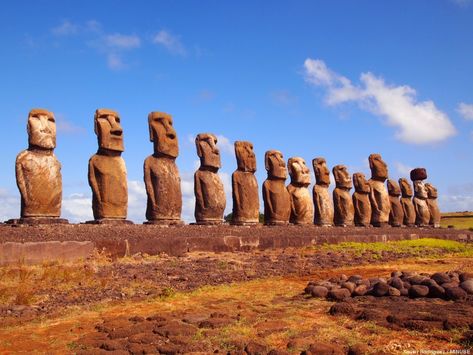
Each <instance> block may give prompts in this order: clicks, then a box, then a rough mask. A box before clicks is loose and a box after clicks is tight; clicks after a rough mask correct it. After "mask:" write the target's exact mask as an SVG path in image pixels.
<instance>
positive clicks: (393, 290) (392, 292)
mask: <svg viewBox="0 0 473 355" xmlns="http://www.w3.org/2000/svg"><path fill="white" fill-rule="evenodd" d="M388 295H389V296H394V297H398V296H400V295H401V291H399V290H398V289H397V288H394V287H390V288H389V290H388Z"/></svg>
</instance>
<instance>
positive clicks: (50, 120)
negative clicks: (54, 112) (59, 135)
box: [48, 117, 56, 123]
mask: <svg viewBox="0 0 473 355" xmlns="http://www.w3.org/2000/svg"><path fill="white" fill-rule="evenodd" d="M48 121H49V122H53V123H54V122H56V120H55V119H54V118H53V117H49V118H48Z"/></svg>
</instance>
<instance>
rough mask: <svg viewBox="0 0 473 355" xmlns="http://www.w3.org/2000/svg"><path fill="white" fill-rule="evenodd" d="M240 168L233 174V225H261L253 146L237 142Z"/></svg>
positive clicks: (236, 154) (236, 152)
mask: <svg viewBox="0 0 473 355" xmlns="http://www.w3.org/2000/svg"><path fill="white" fill-rule="evenodd" d="M235 156H236V159H237V165H238V168H237V170H235V171H234V172H233V174H232V196H233V213H232V222H231V223H232V224H234V225H239V226H246V225H255V224H258V223H259V195H258V181H257V180H256V177H255V172H256V157H255V153H254V152H253V144H251V143H250V142H242V141H236V142H235Z"/></svg>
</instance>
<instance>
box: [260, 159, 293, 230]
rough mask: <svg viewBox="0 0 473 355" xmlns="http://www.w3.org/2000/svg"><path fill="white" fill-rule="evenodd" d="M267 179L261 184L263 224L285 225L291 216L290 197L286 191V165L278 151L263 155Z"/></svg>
mask: <svg viewBox="0 0 473 355" xmlns="http://www.w3.org/2000/svg"><path fill="white" fill-rule="evenodd" d="M264 165H265V168H266V171H267V172H268V177H267V179H266V180H265V182H264V183H263V201H264V224H266V225H286V224H288V223H289V217H290V215H291V197H290V196H289V192H288V191H287V189H286V186H285V181H286V178H287V171H286V163H285V162H284V158H283V155H282V153H281V152H280V151H278V150H268V151H267V152H266V154H265V155H264Z"/></svg>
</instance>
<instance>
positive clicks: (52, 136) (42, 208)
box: [8, 109, 67, 224]
mask: <svg viewBox="0 0 473 355" xmlns="http://www.w3.org/2000/svg"><path fill="white" fill-rule="evenodd" d="M27 132H28V149H26V150H24V151H22V152H21V153H20V154H18V156H17V157H16V164H15V170H16V184H17V185H18V189H19V190H20V195H21V218H20V219H19V220H10V221H8V223H13V224H16V223H20V224H42V223H45V224H51V223H67V220H65V219H62V218H59V216H60V215H61V202H62V201H61V200H62V176H61V163H59V161H58V160H57V159H56V156H55V155H54V148H55V147H56V121H55V119H54V115H53V113H52V112H49V111H47V110H43V109H33V110H31V111H30V113H29V115H28V124H27Z"/></svg>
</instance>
